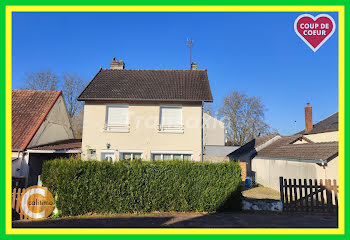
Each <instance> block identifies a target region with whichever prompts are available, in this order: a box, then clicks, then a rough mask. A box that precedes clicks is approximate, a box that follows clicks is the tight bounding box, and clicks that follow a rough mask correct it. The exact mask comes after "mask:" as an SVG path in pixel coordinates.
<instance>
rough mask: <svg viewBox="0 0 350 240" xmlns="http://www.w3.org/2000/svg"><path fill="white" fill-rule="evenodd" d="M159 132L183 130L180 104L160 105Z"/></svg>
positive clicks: (178, 131) (179, 131)
mask: <svg viewBox="0 0 350 240" xmlns="http://www.w3.org/2000/svg"><path fill="white" fill-rule="evenodd" d="M159 131H160V132H175V133H181V132H183V125H182V106H161V107H160V116H159Z"/></svg>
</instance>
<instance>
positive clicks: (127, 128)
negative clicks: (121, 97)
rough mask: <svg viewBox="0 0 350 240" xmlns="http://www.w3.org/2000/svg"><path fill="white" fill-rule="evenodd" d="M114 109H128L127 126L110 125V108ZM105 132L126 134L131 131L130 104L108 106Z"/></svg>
mask: <svg viewBox="0 0 350 240" xmlns="http://www.w3.org/2000/svg"><path fill="white" fill-rule="evenodd" d="M113 107H117V108H118V107H119V108H127V109H128V114H127V124H108V108H113ZM104 131H105V132H124V133H127V132H129V131H130V124H129V104H107V105H106V115H105V125H104Z"/></svg>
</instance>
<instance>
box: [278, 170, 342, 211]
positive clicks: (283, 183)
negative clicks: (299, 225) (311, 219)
mask: <svg viewBox="0 0 350 240" xmlns="http://www.w3.org/2000/svg"><path fill="white" fill-rule="evenodd" d="M280 194H281V201H282V204H283V211H287V212H327V213H337V212H338V186H337V181H336V180H333V181H332V180H331V179H326V180H323V179H320V180H317V179H314V180H312V179H308V180H307V179H303V180H302V179H298V181H297V179H284V178H283V177H280Z"/></svg>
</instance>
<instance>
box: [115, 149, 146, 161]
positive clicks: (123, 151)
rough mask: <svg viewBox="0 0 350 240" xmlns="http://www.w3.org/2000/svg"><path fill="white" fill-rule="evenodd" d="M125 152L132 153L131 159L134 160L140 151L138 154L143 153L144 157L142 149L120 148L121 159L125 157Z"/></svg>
mask: <svg viewBox="0 0 350 240" xmlns="http://www.w3.org/2000/svg"><path fill="white" fill-rule="evenodd" d="M124 153H129V154H131V160H134V154H135V153H138V154H140V153H141V159H143V151H142V150H120V151H119V159H123V155H124Z"/></svg>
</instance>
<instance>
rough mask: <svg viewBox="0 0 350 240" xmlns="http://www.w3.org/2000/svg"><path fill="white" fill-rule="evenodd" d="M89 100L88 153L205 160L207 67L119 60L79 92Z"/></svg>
mask: <svg viewBox="0 0 350 240" xmlns="http://www.w3.org/2000/svg"><path fill="white" fill-rule="evenodd" d="M78 100H79V101H84V102H85V104H84V123H83V138H82V158H83V159H97V160H109V161H116V160H118V159H136V158H141V159H145V160H149V159H152V160H168V159H187V160H193V161H201V160H202V157H203V156H202V155H203V148H204V140H203V137H204V136H203V135H204V133H203V127H202V126H203V110H202V109H203V103H204V102H212V101H213V98H212V94H211V91H210V85H209V81H208V75H207V71H206V70H197V65H196V64H195V63H192V65H191V70H127V69H125V64H124V62H123V61H116V60H113V61H112V62H111V67H110V69H101V70H100V71H99V72H98V73H97V74H96V76H95V77H94V78H93V79H92V80H91V82H90V83H89V84H88V85H87V87H86V88H85V89H84V90H83V92H82V93H81V94H80V96H79V97H78Z"/></svg>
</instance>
